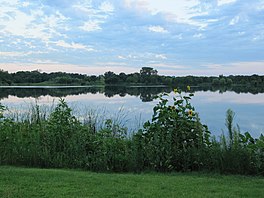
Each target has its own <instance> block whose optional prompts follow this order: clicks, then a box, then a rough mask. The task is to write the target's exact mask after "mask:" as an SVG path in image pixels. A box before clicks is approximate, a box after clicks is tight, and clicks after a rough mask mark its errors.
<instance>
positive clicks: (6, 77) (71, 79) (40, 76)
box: [0, 67, 264, 88]
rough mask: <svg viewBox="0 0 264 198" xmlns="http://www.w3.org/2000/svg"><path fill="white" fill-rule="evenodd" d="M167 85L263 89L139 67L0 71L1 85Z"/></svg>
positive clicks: (255, 79)
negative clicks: (94, 72)
mask: <svg viewBox="0 0 264 198" xmlns="http://www.w3.org/2000/svg"><path fill="white" fill-rule="evenodd" d="M32 84H33V85H91V84H93V85H94V84H99V85H104V84H105V85H120V84H123V85H128V84H129V85H166V86H186V85H191V86H194V85H195V86H197V85H199V86H213V87H232V86H238V85H240V86H243V87H246V88H248V87H263V85H264V76H259V75H256V74H255V75H251V76H232V75H230V76H223V75H219V76H218V77H208V76H184V77H175V76H162V75H158V71H157V70H155V69H153V68H151V67H142V69H141V70H140V72H139V73H138V72H136V73H131V74H125V73H123V72H121V73H119V74H115V73H114V72H111V71H108V72H106V73H105V74H104V75H99V76H95V75H91V76H88V75H84V74H73V73H65V72H53V73H45V72H40V71H38V70H35V71H31V72H30V71H19V72H16V73H8V72H6V71H2V70H0V85H32Z"/></svg>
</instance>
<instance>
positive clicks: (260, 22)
mask: <svg viewBox="0 0 264 198" xmlns="http://www.w3.org/2000/svg"><path fill="white" fill-rule="evenodd" d="M143 66H150V67H153V68H155V69H157V70H158V71H159V73H160V74H165V75H177V76H178V75H180V76H182V75H199V76H201V75H220V74H224V75H229V74H234V75H236V74H246V75H249V74H254V73H256V74H264V0H251V1H249V0H102V1H101V0H34V1H33V0H32V1H23V0H0V68H1V69H4V70H7V71H10V72H14V71H18V70H35V69H40V70H42V71H45V72H52V71H66V72H74V73H87V74H103V73H104V72H106V71H109V70H111V71H114V72H116V73H120V72H126V73H131V72H137V71H139V70H140V68H141V67H143Z"/></svg>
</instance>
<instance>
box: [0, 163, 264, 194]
mask: <svg viewBox="0 0 264 198" xmlns="http://www.w3.org/2000/svg"><path fill="white" fill-rule="evenodd" d="M0 197H23V198H24V197H56V198H57V197H264V178H261V177H244V176H223V175H212V174H200V173H188V174H184V173H173V174H158V173H153V174H106V173H93V172H85V171H74V170H57V169H35V168H34V169H33V168H15V167H5V166H4V167H0Z"/></svg>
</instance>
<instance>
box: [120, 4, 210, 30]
mask: <svg viewBox="0 0 264 198" xmlns="http://www.w3.org/2000/svg"><path fill="white" fill-rule="evenodd" d="M199 5H200V1H199V0H188V1H182V0H173V1H172V0H163V1H153V0H126V1H125V6H126V7H127V8H130V9H131V8H134V9H137V10H139V11H142V13H143V14H144V11H148V12H150V13H151V14H152V15H156V14H158V13H159V14H160V13H161V14H163V15H164V16H165V17H166V19H167V20H168V21H172V22H176V23H185V24H189V25H194V26H198V27H200V28H204V27H206V26H207V23H206V22H200V21H197V20H195V19H193V17H195V16H201V15H206V14H208V13H207V11H204V10H203V11H201V10H200V9H199V8H198V7H199ZM195 7H196V8H195Z"/></svg>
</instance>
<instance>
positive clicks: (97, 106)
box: [0, 87, 264, 137]
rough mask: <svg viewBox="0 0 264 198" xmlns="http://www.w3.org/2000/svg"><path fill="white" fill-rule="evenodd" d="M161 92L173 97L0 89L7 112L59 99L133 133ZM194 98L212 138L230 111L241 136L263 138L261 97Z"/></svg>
mask: <svg viewBox="0 0 264 198" xmlns="http://www.w3.org/2000/svg"><path fill="white" fill-rule="evenodd" d="M163 91H165V92H167V93H169V95H170V96H173V95H174V93H173V92H172V90H171V89H169V88H163V87H130V88H119V87H111V88H94V87H86V88H83V87H63V88H61V87H56V88H50V87H42V88H36V87H26V88H16V87H13V88H0V102H1V103H2V104H4V105H6V106H8V107H9V109H10V111H19V112H24V111H25V112H26V111H28V108H29V107H30V105H31V104H34V103H35V102H37V103H38V104H40V105H44V106H45V107H49V106H51V105H52V104H53V105H54V103H55V104H56V102H58V100H59V98H60V97H61V98H64V99H65V100H66V101H67V102H68V104H69V105H70V107H72V108H73V109H74V113H75V114H76V115H77V116H79V117H81V118H83V117H85V116H87V114H89V112H94V114H98V115H100V116H101V117H103V118H112V119H117V120H119V121H120V122H121V123H122V124H123V125H125V126H126V127H128V128H129V130H130V131H133V130H137V129H138V128H139V127H140V126H142V123H143V122H145V121H147V120H149V119H151V115H152V113H153V110H152V109H153V107H154V106H155V105H156V104H157V103H158V101H157V100H156V99H154V98H155V96H156V95H157V94H159V93H161V92H163ZM194 94H195V96H194V97H193V99H192V104H193V105H194V107H195V108H196V111H197V112H198V113H199V115H200V118H201V121H202V123H204V124H206V125H208V127H209V130H210V131H211V132H212V134H213V135H216V136H218V135H220V134H222V133H226V127H225V113H226V110H227V109H229V108H231V109H232V110H233V111H234V112H235V114H236V115H235V124H239V126H240V128H241V131H242V132H246V131H249V132H251V134H252V135H253V136H254V137H258V136H259V135H260V134H261V133H263V134H264V119H263V118H264V116H263V112H264V94H263V93H258V94H251V93H235V92H232V91H226V92H223V93H219V91H195V93H194Z"/></svg>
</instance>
